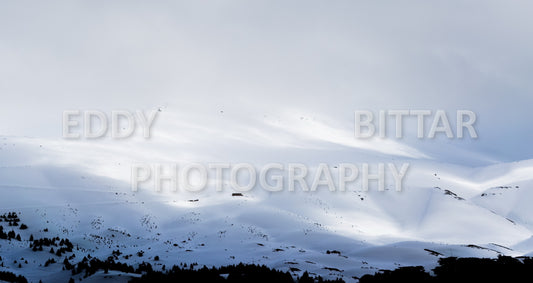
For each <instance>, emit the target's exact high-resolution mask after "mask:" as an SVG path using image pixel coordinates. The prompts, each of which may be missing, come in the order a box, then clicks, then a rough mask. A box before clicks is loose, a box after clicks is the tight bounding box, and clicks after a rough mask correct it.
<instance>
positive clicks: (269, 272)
mask: <svg viewBox="0 0 533 283" xmlns="http://www.w3.org/2000/svg"><path fill="white" fill-rule="evenodd" d="M220 274H226V275H227V277H226V278H224V277H222V276H220ZM129 282H131V283H139V282H194V283H196V282H231V283H241V282H242V283H244V282H254V283H263V282H264V283H267V282H269V283H270V282H276V283H278V282H279V283H284V282H287V283H295V282H298V283H314V282H344V281H343V280H341V279H337V280H324V279H322V277H320V276H319V277H316V278H315V277H311V276H310V275H309V274H308V273H307V272H305V273H304V274H303V275H302V277H301V278H297V280H294V279H293V278H292V276H291V274H290V273H289V272H282V271H279V270H276V269H272V268H269V267H266V266H264V265H255V264H243V263H240V264H238V265H229V266H222V267H219V268H216V267H212V268H207V267H206V266H204V267H203V268H200V269H192V268H186V266H185V267H179V266H174V267H172V268H171V269H170V270H168V271H166V272H161V271H151V272H147V273H146V274H144V275H143V276H141V277H140V278H134V279H132V280H130V281H129Z"/></svg>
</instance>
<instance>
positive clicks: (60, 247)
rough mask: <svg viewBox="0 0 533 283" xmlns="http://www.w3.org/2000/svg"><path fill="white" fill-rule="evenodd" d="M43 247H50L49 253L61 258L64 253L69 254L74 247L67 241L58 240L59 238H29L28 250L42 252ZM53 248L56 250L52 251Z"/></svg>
mask: <svg viewBox="0 0 533 283" xmlns="http://www.w3.org/2000/svg"><path fill="white" fill-rule="evenodd" d="M43 247H51V248H50V253H52V254H55V255H57V256H61V255H63V254H64V253H70V252H72V250H73V249H74V245H73V244H72V243H71V242H70V240H69V239H60V238H59V237H55V238H40V239H37V240H34V239H33V235H31V236H30V248H31V249H32V251H34V252H36V251H42V250H43ZM54 247H56V249H57V250H55V251H54Z"/></svg>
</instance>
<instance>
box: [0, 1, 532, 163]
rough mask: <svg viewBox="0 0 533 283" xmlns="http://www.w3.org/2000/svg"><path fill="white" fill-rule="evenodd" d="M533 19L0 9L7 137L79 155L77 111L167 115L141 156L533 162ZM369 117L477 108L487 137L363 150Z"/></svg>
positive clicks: (204, 6)
mask: <svg viewBox="0 0 533 283" xmlns="http://www.w3.org/2000/svg"><path fill="white" fill-rule="evenodd" d="M531 11H533V4H532V3H531V2H528V1H513V2H509V1H440V2H436V1H407V2H405V1H387V2H385V1H210V2H207V1H187V2H183V1H158V3H154V2H147V1H143V2H141V1H46V2H44V1H0V97H1V101H0V113H1V117H2V118H1V119H0V135H4V136H24V137H32V138H42V139H47V140H51V141H54V140H56V141H57V142H66V141H64V140H63V139H62V138H61V117H62V112H63V111H64V110H67V109H80V110H84V109H98V110H102V111H106V112H107V113H110V111H111V110H117V109H129V110H138V109H145V110H154V109H159V108H161V109H162V112H160V115H159V118H158V120H157V122H156V125H155V128H154V132H153V135H154V138H153V139H152V140H151V141H150V142H146V141H139V142H138V143H137V144H136V146H137V147H138V150H140V151H143V150H144V151H145V154H146V155H148V156H157V155H158V154H160V155H162V156H164V155H168V153H169V152H173V153H174V154H175V155H172V157H171V158H177V159H179V158H185V156H187V157H188V158H190V159H202V158H204V157H205V159H209V158H215V157H214V156H218V158H219V159H222V158H224V157H221V156H220V151H221V150H223V151H224V152H226V153H227V154H226V155H224V156H226V157H227V156H231V157H232V158H237V159H238V157H239V156H240V157H242V158H245V157H248V158H253V157H254V156H263V157H264V156H268V157H269V158H270V159H276V158H278V159H284V158H293V160H294V159H298V158H304V159H305V158H309V154H316V156H317V158H321V156H325V155H327V154H335V155H338V156H341V157H342V156H346V154H352V151H353V150H354V149H357V150H360V149H362V150H368V149H370V150H372V151H373V152H377V153H378V154H389V153H391V151H393V152H395V153H396V154H397V155H399V156H404V157H414V158H429V159H435V160H442V161H448V162H453V163H464V164H466V165H481V164H488V163H491V162H504V161H514V160H522V159H530V158H532V156H533V149H532V147H531V145H532V144H533V131H532V129H533V127H532V126H531V121H532V120H533V119H532V106H533V94H532V91H533V80H532V79H531V78H532V77H533V52H531V50H533V29H532V28H531V26H532V20H531ZM361 109H370V110H374V111H378V110H380V109H383V110H389V109H430V110H436V109H445V110H447V111H449V113H452V114H453V115H454V114H455V111H456V110H457V109H470V110H472V111H474V112H475V113H476V114H477V116H478V122H477V123H476V129H477V131H478V134H479V138H478V139H477V140H471V139H468V138H467V139H465V140H462V141H461V140H446V139H439V140H436V141H432V140H417V139H416V138H410V137H406V138H405V139H403V140H396V139H389V140H385V141H376V143H373V144H369V143H360V142H359V141H357V140H355V139H354V138H353V115H354V114H353V113H354V111H355V110H361ZM408 127H409V129H407V130H408V131H416V125H414V126H413V124H409V126H408ZM93 144H94V145H101V144H106V145H109V146H110V147H118V148H121V147H122V148H123V147H124V146H125V145H124V144H117V143H113V142H110V141H96V142H93ZM70 145H72V147H71V148H72V151H74V152H76V151H78V152H77V153H78V154H79V155H83V154H84V151H83V150H82V149H80V148H79V147H78V146H79V145H80V144H79V143H78V144H75V143H74V144H70ZM126 145H129V144H126ZM302 149H305V150H307V151H305V154H303V153H302V151H301V150H302ZM276 153H277V154H278V155H276ZM136 154H139V153H138V152H136ZM203 154H205V156H202V155H203ZM251 161H253V160H251ZM280 161H282V160H280Z"/></svg>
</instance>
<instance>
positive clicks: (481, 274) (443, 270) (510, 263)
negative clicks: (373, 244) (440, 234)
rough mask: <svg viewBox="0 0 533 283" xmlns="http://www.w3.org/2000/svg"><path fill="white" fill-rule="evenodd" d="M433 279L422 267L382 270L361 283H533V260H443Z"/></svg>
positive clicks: (365, 278)
mask: <svg viewBox="0 0 533 283" xmlns="http://www.w3.org/2000/svg"><path fill="white" fill-rule="evenodd" d="M433 272H434V275H430V274H429V273H428V272H426V271H425V270H424V268H423V267H421V266H410V267H400V268H398V269H395V270H393V271H390V270H383V271H380V272H378V273H375V274H374V275H365V276H363V277H361V279H360V281H359V282H361V283H377V282H379V283H386V282H413V283H417V282H434V283H441V282H442V283H444V282H483V283H492V282H502V283H503V282H513V283H515V282H533V258H530V257H521V258H513V257H508V256H499V257H498V258H497V259H490V258H456V257H448V258H441V259H440V260H439V265H438V266H437V267H436V268H435V269H433Z"/></svg>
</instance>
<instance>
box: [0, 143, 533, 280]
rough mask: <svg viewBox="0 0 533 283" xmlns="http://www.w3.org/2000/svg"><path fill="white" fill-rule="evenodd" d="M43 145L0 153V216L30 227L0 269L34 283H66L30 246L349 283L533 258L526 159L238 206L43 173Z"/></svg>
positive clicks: (531, 169)
mask: <svg viewBox="0 0 533 283" xmlns="http://www.w3.org/2000/svg"><path fill="white" fill-rule="evenodd" d="M48 146H51V147H53V145H48V144H43V143H42V141H36V140H32V139H25V138H11V137H4V138H3V140H2V149H1V150H0V156H1V157H2V158H1V160H2V164H1V169H0V191H1V194H2V198H1V199H0V207H1V209H2V211H0V212H1V213H8V212H11V211H13V212H17V213H18V215H19V217H20V218H21V222H22V223H24V224H26V225H27V226H28V227H29V228H28V229H26V230H20V231H19V229H18V228H15V230H17V233H20V235H21V238H22V241H21V242H19V241H2V240H0V254H1V255H2V262H3V263H4V266H3V267H1V268H0V269H1V270H6V271H10V272H14V273H16V274H23V275H25V276H26V277H27V278H28V279H29V280H31V281H38V280H40V279H42V280H43V281H44V282H46V281H50V280H52V281H55V280H59V279H61V280H63V279H64V280H68V278H69V277H70V276H71V275H70V273H69V272H63V271H61V265H60V264H55V265H54V264H52V265H51V266H48V267H44V263H45V261H46V260H47V259H49V258H54V257H55V256H54V255H51V254H48V253H47V252H46V251H45V252H44V253H43V252H41V253H34V252H32V251H31V249H30V248H29V242H28V241H27V239H29V237H30V235H33V237H34V238H41V237H55V236H59V237H60V238H68V239H70V240H71V241H72V242H73V243H74V244H75V246H76V247H77V248H78V250H75V251H74V254H76V255H77V256H78V257H83V256H86V255H87V254H90V255H91V256H93V257H98V258H107V257H109V256H111V255H112V252H113V251H114V250H117V249H118V250H120V251H121V253H122V256H121V257H120V261H121V262H125V263H129V264H137V263H140V262H142V261H152V263H154V264H155V267H156V269H157V268H161V267H162V266H163V265H166V266H172V265H174V264H178V263H181V262H183V263H193V262H197V263H199V265H200V266H202V265H208V266H221V265H228V264H234V263H239V262H245V263H259V264H266V265H267V266H270V267H274V268H278V269H281V270H290V271H291V272H292V273H293V274H294V275H295V276H297V275H301V273H302V272H303V271H305V270H307V271H309V272H311V273H313V274H317V275H321V276H324V277H326V278H336V277H341V278H343V279H344V280H346V281H353V280H354V279H353V278H354V277H360V276H361V275H364V274H368V273H374V272H376V271H378V270H379V269H393V268H395V267H398V266H406V265H423V266H426V267H427V268H431V267H432V266H434V265H436V263H437V260H438V258H439V257H448V256H476V257H495V256H497V255H499V254H505V255H512V256H520V255H533V238H532V235H533V223H532V221H533V220H532V219H531V215H533V214H532V213H533V211H532V209H533V208H531V206H530V205H529V203H528V200H529V199H531V197H533V196H532V195H531V194H533V191H532V186H533V160H526V161H521V162H514V163H505V164H497V165H491V166H486V167H479V168H473V167H464V166H459V165H453V164H446V163H442V162H436V161H431V160H423V159H409V162H410V164H411V167H410V171H409V175H408V177H406V179H405V183H404V188H403V190H402V191H401V192H397V191H395V190H394V186H393V185H392V184H390V182H389V183H387V186H386V189H385V191H378V190H377V189H375V188H372V187H371V188H370V190H368V191H363V190H361V188H360V186H359V184H358V183H355V184H353V185H351V186H348V188H347V190H346V191H345V192H338V191H337V192H330V191H328V190H327V189H326V188H324V189H319V190H317V191H316V192H304V191H301V190H297V191H295V192H289V191H287V190H284V191H281V192H275V193H274V192H267V191H265V190H261V189H258V188H254V189H253V190H251V191H250V192H246V193H243V195H242V196H234V195H232V193H233V191H232V190H230V189H228V188H225V189H224V190H223V191H222V192H217V191H214V190H205V191H202V192H198V193H193V192H186V191H178V192H172V191H169V190H163V191H161V192H155V191H153V190H149V189H141V190H139V191H137V192H133V191H132V190H131V188H130V186H129V184H128V183H127V182H125V181H123V180H119V179H112V178H109V177H104V176H98V174H91V173H90V172H88V171H87V170H82V169H81V168H82V167H79V168H78V167H73V166H68V165H67V164H60V163H53V162H50V160H51V159H49V158H45V156H47V155H49V154H52V153H53V152H55V151H54V150H49V149H48ZM54 154H55V153H54ZM40 158H42V160H44V161H42V160H41V161H39V159H40ZM352 158H353V157H352ZM374 160H382V161H394V162H398V161H400V160H402V159H398V157H396V156H380V157H379V158H378V157H376V158H375V159H374ZM332 165H334V164H332ZM125 167H127V166H125ZM333 168H335V167H333ZM0 224H5V223H0ZM4 226H6V225H4ZM4 228H5V229H9V228H11V227H7V226H6V227H4ZM139 253H142V254H143V255H142V256H139V255H138V254H139ZM128 255H129V256H128ZM156 256H159V259H160V260H159V261H154V258H155V257H156ZM21 258H24V260H21ZM56 260H57V261H59V262H61V260H62V257H59V258H58V259H56ZM15 261H17V263H15ZM21 261H22V262H23V263H22V265H21V266H22V267H19V263H20V262H21ZM25 261H27V262H28V263H27V264H26V263H25ZM95 276H96V277H94V278H93V279H94V280H102V279H103V277H98V276H104V275H102V274H99V275H98V274H97V275H95ZM105 276H107V277H116V276H118V275H117V274H115V275H113V274H107V275H105ZM95 278H96V279H95ZM98 278H99V279H98ZM124 278H126V277H124Z"/></svg>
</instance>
